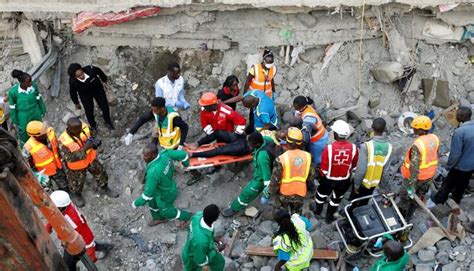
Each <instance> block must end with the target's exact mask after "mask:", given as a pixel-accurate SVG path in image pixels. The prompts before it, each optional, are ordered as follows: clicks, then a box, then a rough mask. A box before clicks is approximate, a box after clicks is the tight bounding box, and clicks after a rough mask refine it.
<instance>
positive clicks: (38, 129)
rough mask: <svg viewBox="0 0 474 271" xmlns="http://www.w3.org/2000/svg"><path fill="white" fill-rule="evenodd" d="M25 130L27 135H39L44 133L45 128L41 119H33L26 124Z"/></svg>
mask: <svg viewBox="0 0 474 271" xmlns="http://www.w3.org/2000/svg"><path fill="white" fill-rule="evenodd" d="M26 132H27V133H28V135H29V136H40V135H44V134H46V129H45V127H44V124H43V123H42V122H41V121H37V120H33V121H30V122H28V125H26Z"/></svg>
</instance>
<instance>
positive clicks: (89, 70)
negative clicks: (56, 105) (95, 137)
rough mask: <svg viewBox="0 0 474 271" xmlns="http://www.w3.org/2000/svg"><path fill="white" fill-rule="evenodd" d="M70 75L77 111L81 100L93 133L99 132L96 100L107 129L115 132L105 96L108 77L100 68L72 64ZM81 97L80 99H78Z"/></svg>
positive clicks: (72, 94)
mask: <svg viewBox="0 0 474 271" xmlns="http://www.w3.org/2000/svg"><path fill="white" fill-rule="evenodd" d="M67 73H68V74H69V94H70V95H71V100H72V101H73V103H74V104H75V105H76V108H77V109H81V105H80V104H79V99H80V100H81V103H82V106H84V111H85V112H86V118H87V122H89V125H90V127H91V129H92V130H93V131H95V130H97V122H96V121H95V116H94V100H95V101H96V103H97V105H98V106H99V108H100V110H101V111H102V115H103V117H104V121H105V125H106V127H107V129H109V130H113V129H115V128H114V124H113V123H112V119H111V118H110V108H109V102H108V101H107V95H106V94H105V89H104V83H107V80H108V79H107V75H105V73H104V72H103V71H102V70H101V69H100V68H99V67H95V66H92V65H88V66H84V67H82V66H81V65H80V64H78V63H72V64H71V65H69V68H68V70H67ZM78 96H79V99H78Z"/></svg>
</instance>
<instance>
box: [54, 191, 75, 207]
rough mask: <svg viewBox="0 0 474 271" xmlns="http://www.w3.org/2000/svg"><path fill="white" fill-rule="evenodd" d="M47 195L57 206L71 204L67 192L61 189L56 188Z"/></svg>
mask: <svg viewBox="0 0 474 271" xmlns="http://www.w3.org/2000/svg"><path fill="white" fill-rule="evenodd" d="M49 197H50V198H51V200H52V201H53V202H54V205H56V207H58V208H61V207H66V206H68V205H69V204H71V198H70V197H69V194H68V193H67V192H66V191H63V190H56V191H54V192H53V193H52V194H51V195H49Z"/></svg>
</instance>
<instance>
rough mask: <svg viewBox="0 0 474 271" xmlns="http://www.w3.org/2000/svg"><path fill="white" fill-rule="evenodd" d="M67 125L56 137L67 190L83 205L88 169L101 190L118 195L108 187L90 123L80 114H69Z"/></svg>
mask: <svg viewBox="0 0 474 271" xmlns="http://www.w3.org/2000/svg"><path fill="white" fill-rule="evenodd" d="M66 126H67V127H66V131H64V132H63V133H62V134H61V136H60V137H59V151H60V154H61V157H62V158H63V160H64V161H65V162H66V167H67V171H66V175H67V180H68V183H69V190H70V191H71V192H72V194H71V195H72V198H73V200H74V202H75V203H76V205H77V206H79V207H82V206H84V204H85V202H84V198H83V197H82V188H83V187H84V182H85V181H86V174H87V171H89V173H91V174H92V176H93V177H94V180H95V181H96V183H97V187H98V188H99V193H100V194H103V195H107V196H109V197H111V198H117V197H118V196H119V195H118V193H117V192H115V191H113V190H112V189H110V188H109V186H108V179H109V178H108V176H107V172H106V171H105V169H104V166H103V165H102V164H101V163H100V162H99V160H98V159H97V153H96V149H97V148H98V147H99V146H100V144H101V142H100V140H98V139H96V138H94V137H91V130H90V128H89V125H87V124H85V123H83V122H82V121H81V120H80V119H79V118H75V117H73V118H70V119H69V120H68V121H67V123H66Z"/></svg>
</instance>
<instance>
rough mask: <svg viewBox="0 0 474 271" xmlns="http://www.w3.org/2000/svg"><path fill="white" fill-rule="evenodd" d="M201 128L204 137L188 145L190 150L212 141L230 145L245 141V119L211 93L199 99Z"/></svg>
mask: <svg viewBox="0 0 474 271" xmlns="http://www.w3.org/2000/svg"><path fill="white" fill-rule="evenodd" d="M198 103H199V105H200V106H201V108H202V109H201V112H200V114H199V116H200V119H201V127H202V128H203V130H204V133H206V136H204V137H203V138H201V139H199V140H198V142H197V143H192V144H188V147H189V148H191V149H196V148H197V147H198V146H201V145H204V144H209V143H211V142H213V141H217V142H224V143H230V142H233V141H236V140H238V139H245V134H244V132H245V122H246V120H245V118H244V117H242V115H240V114H239V113H237V112H236V111H234V110H233V109H232V108H230V107H229V106H227V105H225V104H223V103H221V102H219V101H218V100H217V95H216V94H214V93H212V92H206V93H204V94H203V95H202V96H201V98H200V99H199V102H198Z"/></svg>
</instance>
